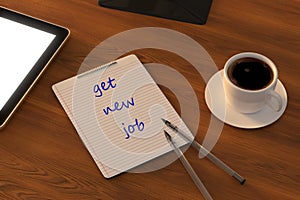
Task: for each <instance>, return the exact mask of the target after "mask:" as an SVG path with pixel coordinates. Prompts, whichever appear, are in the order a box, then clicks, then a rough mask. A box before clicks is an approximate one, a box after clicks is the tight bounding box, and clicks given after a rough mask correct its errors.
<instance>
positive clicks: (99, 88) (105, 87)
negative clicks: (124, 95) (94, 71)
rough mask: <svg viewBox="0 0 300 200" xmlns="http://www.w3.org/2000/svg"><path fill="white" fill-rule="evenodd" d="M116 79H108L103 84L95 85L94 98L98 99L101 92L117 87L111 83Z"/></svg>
mask: <svg viewBox="0 0 300 200" xmlns="http://www.w3.org/2000/svg"><path fill="white" fill-rule="evenodd" d="M115 80H116V79H114V78H113V79H111V78H110V77H108V81H107V82H104V81H102V82H101V83H100V84H96V85H95V86H94V93H95V97H97V98H99V97H102V95H103V91H106V90H109V89H110V88H115V87H116V86H117V84H116V83H113V82H114V81H115Z"/></svg>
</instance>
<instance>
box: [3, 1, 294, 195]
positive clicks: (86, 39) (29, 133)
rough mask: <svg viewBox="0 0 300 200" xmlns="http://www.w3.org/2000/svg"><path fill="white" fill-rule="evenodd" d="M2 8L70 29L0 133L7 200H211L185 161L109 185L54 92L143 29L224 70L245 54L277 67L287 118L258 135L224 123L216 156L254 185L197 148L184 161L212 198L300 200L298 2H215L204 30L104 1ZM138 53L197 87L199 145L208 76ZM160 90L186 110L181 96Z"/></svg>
mask: <svg viewBox="0 0 300 200" xmlns="http://www.w3.org/2000/svg"><path fill="white" fill-rule="evenodd" d="M0 6H4V7H7V8H10V9H14V10H17V11H19V12H23V13H26V14H28V15H32V16H35V17H38V18H41V19H44V20H47V21H50V22H53V23H56V24H60V25H62V26H65V27H68V28H69V29H70V30H71V36H70V39H69V40H68V41H67V43H66V44H65V46H64V47H63V49H62V50H61V52H60V53H59V54H58V55H57V57H56V58H55V59H54V61H53V62H52V63H51V64H50V66H49V68H48V69H47V71H46V72H45V74H44V75H43V76H42V77H41V79H40V80H39V82H38V83H37V84H36V86H35V87H34V88H33V89H32V91H31V92H30V94H29V95H28V96H27V97H26V99H25V101H24V102H23V104H22V106H21V107H20V108H19V109H18V110H17V112H16V113H15V115H14V116H13V118H12V119H11V120H10V122H9V123H8V125H7V127H6V128H5V129H3V130H1V131H0V199H149V200H150V199H189V200H190V199H203V197H202V196H201V194H200V192H199V191H198V190H197V188H196V186H195V185H194V184H193V182H192V180H191V179H190V177H189V176H188V174H187V172H186V171H185V170H184V168H183V166H182V165H181V163H180V162H179V160H177V161H176V162H174V163H172V164H170V165H169V166H167V167H165V168H163V169H160V170H157V171H154V172H150V173H141V174H137V173H123V174H121V175H119V176H117V177H115V178H112V179H105V178H104V177H103V176H102V175H101V173H100V171H99V170H98V168H97V167H96V165H95V163H94V162H93V160H92V158H91V156H90V155H89V153H88V151H87V150H86V149H85V147H84V145H83V143H82V142H81V140H80V138H79V136H78V134H77V133H76V131H75V129H74V127H73V125H72V124H71V122H70V120H69V119H68V117H67V115H66V114H65V112H64V110H63V109H62V107H61V105H60V104H59V102H58V100H57V99H56V97H55V95H54V93H53V92H52V90H51V86H52V85H53V84H54V83H57V82H59V81H61V80H64V79H66V78H68V77H71V76H74V75H76V74H77V71H78V69H79V67H80V65H81V63H82V62H83V60H84V58H85V57H86V56H87V55H88V53H89V52H90V51H91V50H92V49H93V48H94V47H95V46H97V45H98V44H99V43H100V42H102V41H104V40H105V39H107V38H108V37H110V36H112V35H115V34H117V33H120V32H123V31H126V30H130V29H133V28H138V27H164V28H169V29H173V30H176V31H179V32H182V33H184V34H186V35H188V36H190V37H191V38H193V39H194V40H196V41H197V42H198V43H200V44H201V45H202V46H203V47H204V48H205V49H206V50H207V52H208V53H209V54H210V55H211V57H212V58H213V59H214V61H215V63H216V65H217V66H218V68H219V69H221V68H222V67H223V65H224V63H225V62H226V60H227V59H228V58H229V57H230V56H232V55H233V54H236V53H239V52H243V51H255V52H258V53H262V54H264V55H266V56H267V57H269V58H270V59H272V60H273V61H274V62H275V63H276V65H277V67H278V70H279V78H280V80H281V81H282V82H283V83H284V85H285V87H286V90H287V92H288V98H289V100H288V106H287V109H286V111H285V113H284V115H283V116H282V117H281V118H280V119H279V120H278V121H277V122H276V123H274V124H272V125H270V126H267V127H264V128H260V129H255V130H245V129H239V128H234V127H231V126H229V125H225V126H224V128H223V131H222V134H221V136H220V138H219V140H218V143H217V144H216V146H215V147H214V148H213V150H212V152H213V153H214V154H215V155H216V156H218V157H219V158H221V159H222V160H223V161H224V162H226V163H227V164H228V165H230V166H231V167H232V168H234V169H235V170H236V171H238V172H239V173H240V174H241V175H243V176H244V177H245V178H246V179H247V181H246V183H245V185H239V184H238V183H237V182H236V181H235V180H234V179H233V178H231V177H229V176H228V175H227V174H225V173H224V172H223V171H222V170H220V169H219V168H217V167H216V166H215V165H213V164H212V163H211V162H210V161H208V160H207V159H199V158H198V155H197V152H196V151H195V150H194V149H189V150H188V151H187V152H186V153H185V155H186V157H187V159H188V160H189V161H190V163H191V165H192V166H193V167H194V169H195V171H196V173H197V174H198V175H199V177H200V179H201V180H202V181H203V182H204V184H205V185H206V187H207V189H208V191H209V192H210V193H211V195H212V197H213V198H214V199H217V200H232V199H239V200H240V199H243V200H246V199H247V200H248V199H253V200H257V199H261V200H269V199H280V200H282V199H285V200H298V199H300V190H299V188H300V116H299V112H300V103H299V102H300V94H299V93H300V72H299V71H300V56H299V53H300V1H299V0H290V1H283V0H273V1H260V0H247V1H246V0H244V1H240V0H226V1H221V0H214V2H213V5H212V8H211V13H210V16H209V19H208V21H207V24H206V25H204V26H200V25H195V24H189V23H183V22H177V21H172V20H167V19H161V18H156V17H151V16H144V15H139V14H134V13H127V12H122V11H118V10H111V9H106V8H102V7H99V6H98V5H97V1H96V0H84V1H80V0H63V1H59V0H43V1H40V0H27V1H11V0H0ZM0 45H1V44H0ZM134 53H136V54H137V55H138V57H139V58H140V59H141V60H142V61H143V62H153V61H155V62H160V63H163V64H166V65H169V66H172V67H173V68H174V69H176V70H178V71H179V72H180V73H181V74H182V75H183V76H184V77H186V78H187V79H188V80H189V82H190V83H191V85H192V86H193V89H194V91H195V93H196V94H197V97H198V101H199V105H200V112H201V121H200V123H199V129H198V131H197V135H196V139H197V140H198V141H199V142H202V141H203V138H204V137H205V134H206V132H207V130H208V125H209V122H210V116H211V113H210V111H209V110H208V108H207V106H206V104H205V100H204V89H205V82H204V81H203V79H202V78H201V76H200V75H199V74H197V73H195V71H194V70H193V69H192V66H190V65H189V64H188V63H186V61H185V60H183V59H181V58H179V57H178V56H176V55H174V54H170V53H168V52H163V51H159V50H153V49H144V50H137V51H135V52H134ZM17 56H18V55H16V58H17ZM161 88H162V90H163V91H164V93H165V94H166V96H167V97H168V99H169V100H170V101H171V102H172V104H173V105H174V107H175V108H176V110H177V111H180V107H179V103H178V101H177V100H176V97H175V96H174V94H173V93H172V92H171V91H170V90H168V89H167V88H165V87H163V86H161Z"/></svg>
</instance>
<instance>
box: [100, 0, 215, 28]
mask: <svg viewBox="0 0 300 200" xmlns="http://www.w3.org/2000/svg"><path fill="white" fill-rule="evenodd" d="M212 1H213V0H98V2H99V5H101V6H104V7H108V8H115V9H119V10H124V11H129V12H135V13H141V14H146V15H152V16H156V17H162V18H167V19H174V20H178V21H183V22H189V23H193V24H205V23H206V21H207V17H208V14H209V11H210V7H211V4H212Z"/></svg>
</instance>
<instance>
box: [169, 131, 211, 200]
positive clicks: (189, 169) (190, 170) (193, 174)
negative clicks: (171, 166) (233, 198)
mask: <svg viewBox="0 0 300 200" xmlns="http://www.w3.org/2000/svg"><path fill="white" fill-rule="evenodd" d="M164 132H165V136H166V138H167V140H168V142H169V144H170V145H171V147H172V149H173V150H174V151H175V153H176V154H177V156H178V157H179V159H180V161H181V163H182V165H183V166H184V168H185V169H186V171H187V172H188V173H189V175H190V177H191V178H192V179H193V181H194V183H195V184H196V186H197V188H198V189H199V190H200V192H201V193H202V195H203V196H204V198H205V199H206V200H210V199H213V198H212V197H211V196H210V194H209V192H208V191H207V189H206V188H205V186H204V184H203V183H202V181H201V180H200V179H199V177H198V176H197V174H196V172H195V171H194V169H193V168H192V166H191V165H190V163H189V162H188V160H187V159H186V158H185V156H184V155H183V153H182V151H181V150H180V149H179V148H177V147H176V146H175V144H174V142H173V140H172V137H171V136H170V134H169V133H168V132H167V131H164Z"/></svg>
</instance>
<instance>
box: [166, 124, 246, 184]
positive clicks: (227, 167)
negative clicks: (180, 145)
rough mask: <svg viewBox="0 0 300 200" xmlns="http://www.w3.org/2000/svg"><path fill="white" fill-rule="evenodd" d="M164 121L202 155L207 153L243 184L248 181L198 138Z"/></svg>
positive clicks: (215, 162) (214, 161) (216, 163)
mask: <svg viewBox="0 0 300 200" xmlns="http://www.w3.org/2000/svg"><path fill="white" fill-rule="evenodd" d="M162 121H163V122H164V123H165V124H166V125H167V126H168V127H169V128H171V129H172V130H173V131H175V132H176V133H178V134H179V136H181V137H182V138H183V139H185V140H186V141H187V142H189V143H191V145H192V147H194V148H195V149H196V150H197V151H199V153H201V154H202V155H205V156H206V157H207V158H208V159H209V160H210V161H212V162H213V163H214V164H215V165H217V166H218V167H220V168H221V169H223V170H224V171H225V172H226V173H227V174H229V175H230V176H232V177H233V178H235V179H236V180H237V181H238V182H239V183H240V184H241V185H243V184H244V183H245V181H246V179H245V178H243V177H242V176H241V175H239V174H238V173H237V172H236V171H234V170H233V169H231V168H230V167H229V166H228V165H226V164H225V163H224V162H223V161H221V160H220V159H219V158H217V157H216V156H215V155H214V154H212V153H211V152H209V151H208V150H207V149H205V148H204V147H203V146H202V145H201V144H199V143H198V142H197V141H196V140H193V139H192V138H189V137H188V136H187V134H185V133H184V132H183V131H181V130H180V129H179V128H178V127H177V126H175V125H173V124H172V123H171V122H169V121H168V120H165V119H162Z"/></svg>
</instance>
